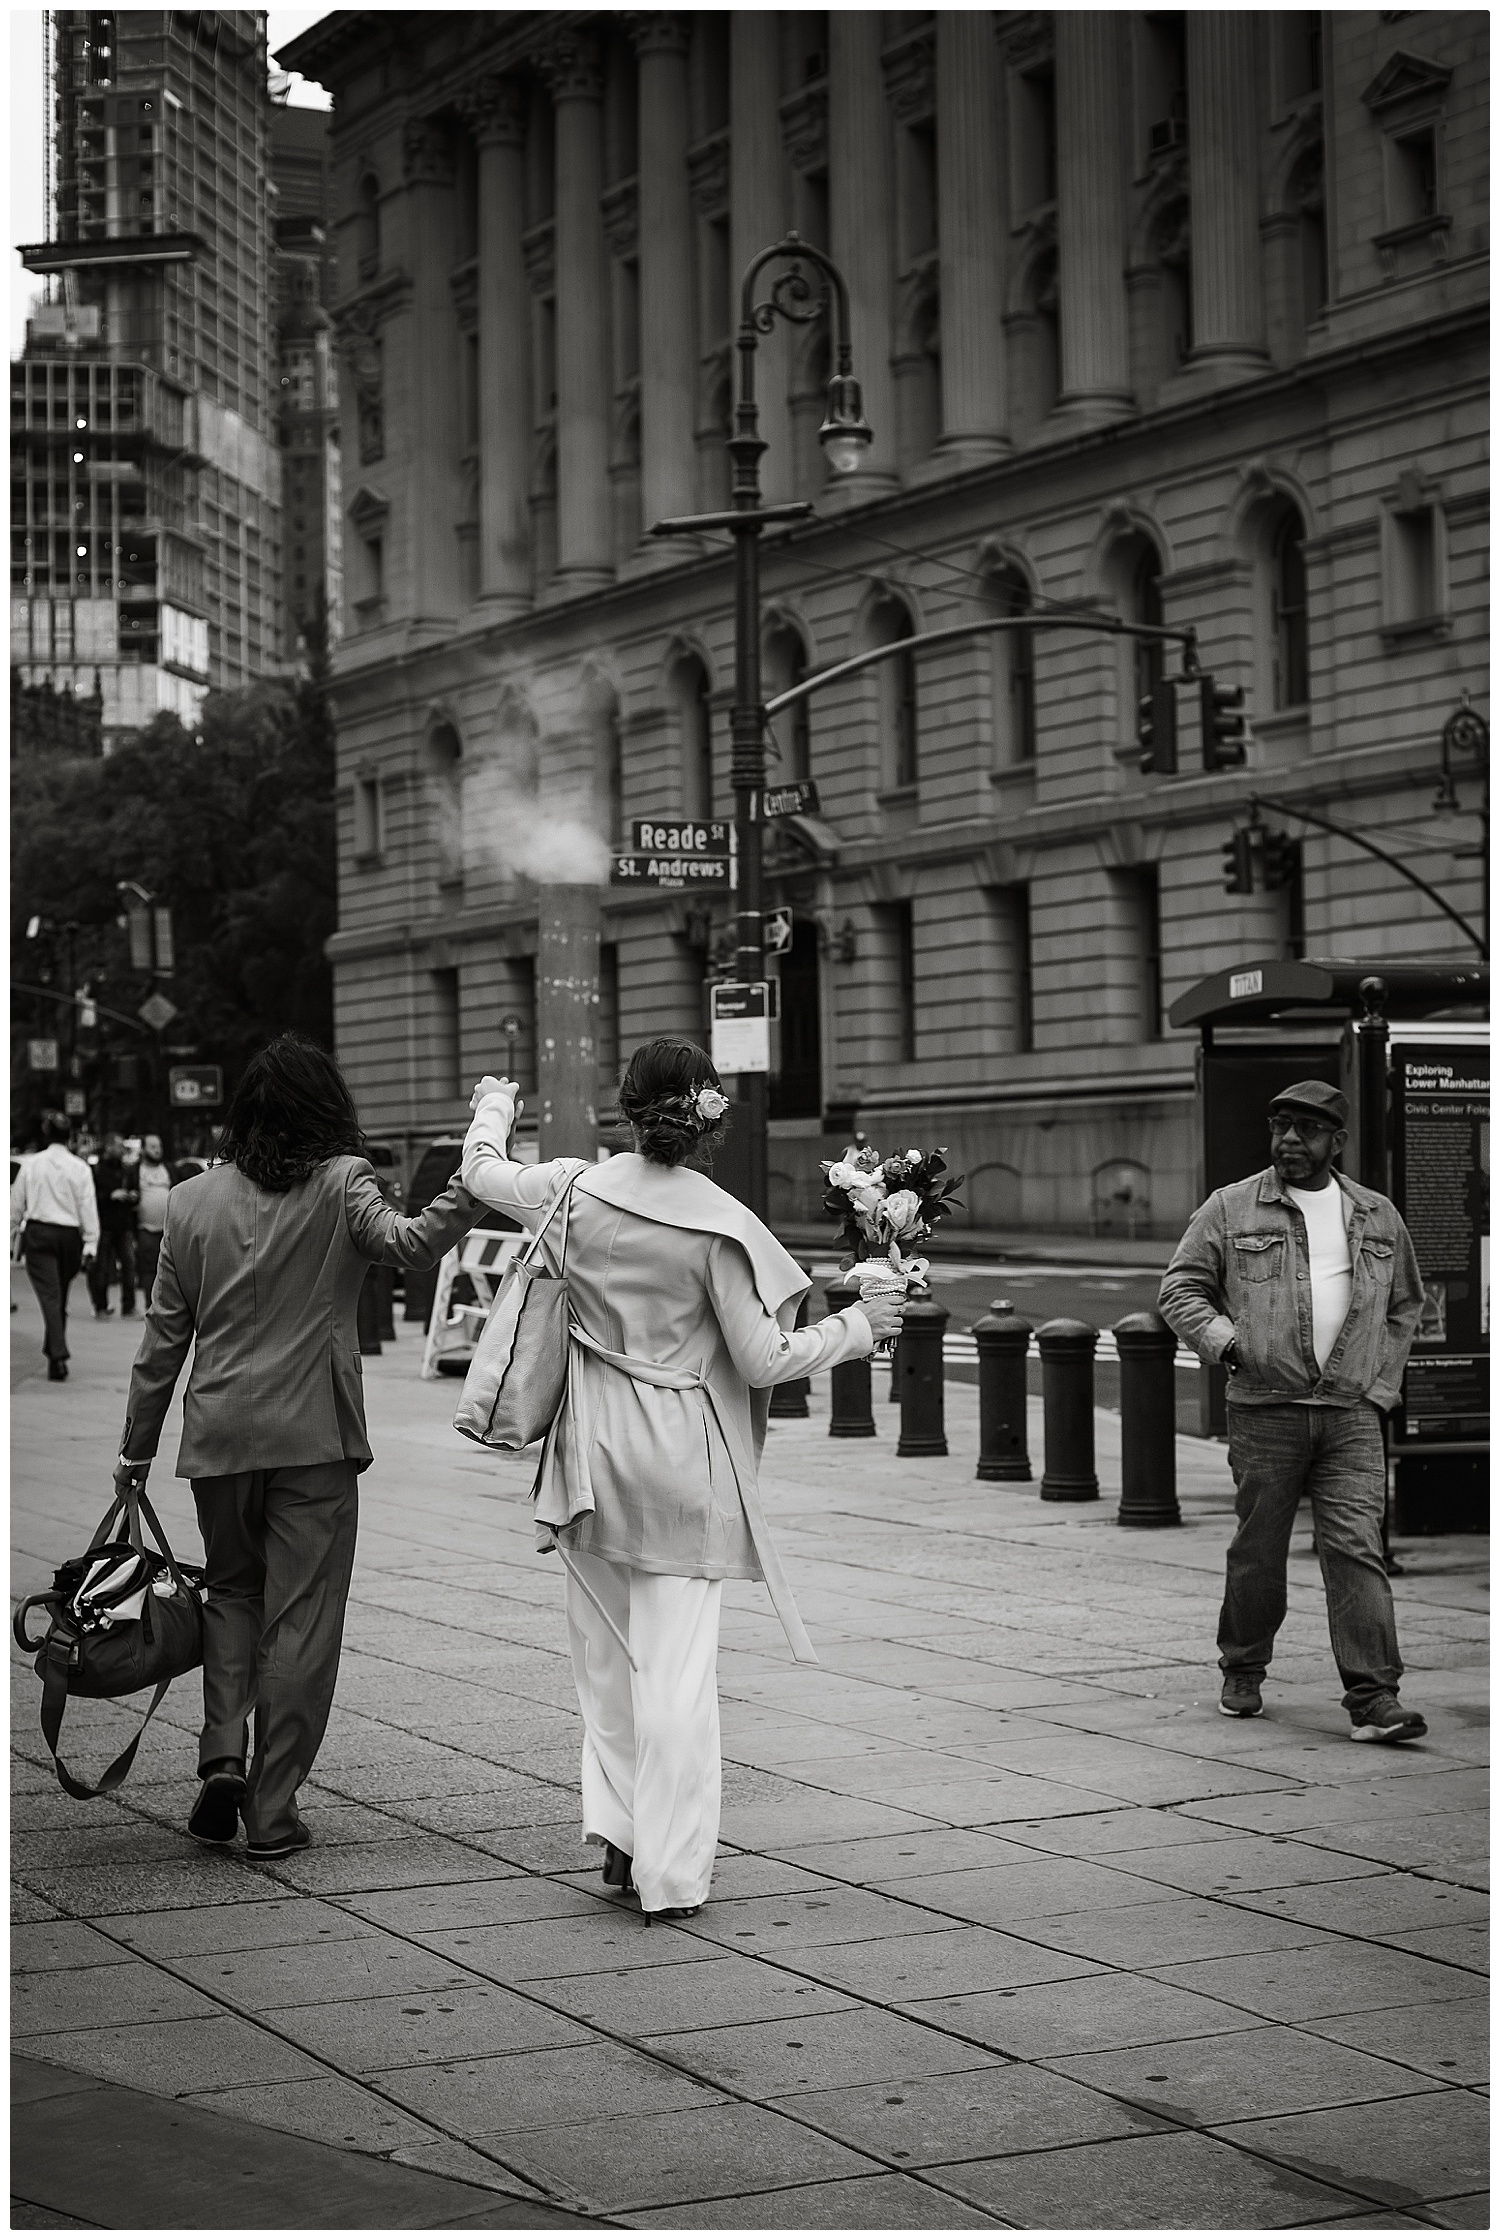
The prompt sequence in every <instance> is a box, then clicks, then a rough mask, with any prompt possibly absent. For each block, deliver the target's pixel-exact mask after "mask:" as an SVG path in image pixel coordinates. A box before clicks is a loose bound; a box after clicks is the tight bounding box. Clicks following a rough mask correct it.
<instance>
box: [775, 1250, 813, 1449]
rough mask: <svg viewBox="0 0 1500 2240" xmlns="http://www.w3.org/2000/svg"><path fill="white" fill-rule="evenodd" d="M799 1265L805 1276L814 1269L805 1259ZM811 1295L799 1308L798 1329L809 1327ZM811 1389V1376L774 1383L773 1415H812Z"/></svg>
mask: <svg viewBox="0 0 1500 2240" xmlns="http://www.w3.org/2000/svg"><path fill="white" fill-rule="evenodd" d="M797 1265H798V1267H799V1268H800V1269H801V1270H802V1273H803V1274H804V1275H805V1276H810V1275H811V1274H812V1270H811V1268H810V1267H809V1266H808V1265H807V1262H806V1261H805V1260H799V1261H798V1262H797ZM811 1297H812V1293H811V1292H810V1291H809V1292H808V1293H807V1294H806V1296H805V1297H804V1299H803V1301H802V1304H801V1306H800V1307H799V1308H798V1309H797V1320H796V1324H795V1327H796V1328H797V1329H798V1330H805V1329H806V1328H807V1301H808V1299H810V1298H811ZM811 1391H812V1379H811V1378H810V1377H792V1378H791V1379H790V1380H789V1381H788V1382H787V1383H786V1384H773V1385H772V1387H771V1414H772V1415H773V1416H806V1415H811V1413H812V1410H811V1408H810V1407H809V1406H808V1404H807V1399H808V1394H809V1393H810V1392H811Z"/></svg>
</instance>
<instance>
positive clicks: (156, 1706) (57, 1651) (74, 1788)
mask: <svg viewBox="0 0 1500 2240" xmlns="http://www.w3.org/2000/svg"><path fill="white" fill-rule="evenodd" d="M72 1651H73V1644H72V1641H71V1639H70V1638H69V1636H68V1635H67V1634H64V1633H57V1634H54V1635H53V1637H52V1639H51V1640H50V1641H49V1642H48V1643H47V1665H46V1670H45V1672H44V1673H43V1675H42V1739H43V1741H44V1742H45V1743H46V1745H47V1748H48V1749H49V1750H50V1751H51V1753H52V1763H53V1766H54V1768H55V1769H56V1773H57V1778H58V1780H59V1781H60V1782H61V1783H62V1785H63V1787H64V1788H65V1789H66V1790H67V1792H68V1795H69V1796H70V1797H77V1798H78V1800H79V1802H80V1803H87V1802H88V1800H89V1799H90V1798H91V1797H107V1796H108V1795H109V1794H110V1792H111V1791H112V1790H115V1789H118V1788H119V1786H120V1783H121V1782H122V1781H123V1780H124V1779H125V1776H126V1774H127V1773H129V1771H130V1769H131V1767H132V1766H133V1765H134V1764H135V1754H136V1751H137V1750H138V1749H139V1748H140V1744H141V1736H142V1735H143V1734H144V1733H145V1731H146V1729H147V1728H148V1727H149V1726H150V1724H151V1722H152V1720H153V1719H154V1718H155V1717H156V1714H157V1712H158V1711H159V1710H160V1709H161V1704H162V1699H163V1697H164V1696H165V1695H166V1692H167V1690H168V1688H170V1687H171V1685H172V1681H171V1678H170V1676H169V1677H168V1678H167V1679H165V1680H162V1681H160V1682H158V1684H157V1689H156V1693H155V1695H154V1696H153V1697H152V1698H151V1708H150V1710H149V1711H148V1712H147V1713H146V1716H145V1718H144V1719H143V1720H142V1721H141V1723H140V1725H139V1726H138V1727H137V1728H136V1731H135V1733H134V1734H133V1735H132V1736H131V1738H130V1740H129V1742H127V1744H126V1745H125V1748H124V1749H123V1750H122V1751H121V1752H120V1755H119V1756H118V1758H116V1759H115V1761H114V1763H113V1765H109V1766H106V1767H105V1769H104V1771H103V1773H101V1774H100V1776H99V1779H98V1781H97V1782H96V1783H95V1784H94V1786H93V1787H92V1788H90V1786H89V1784H88V1783H87V1782H86V1781H80V1780H79V1779H78V1778H77V1776H76V1775H75V1774H71V1773H69V1771H68V1769H67V1767H66V1766H65V1765H64V1764H63V1762H62V1759H61V1758H60V1757H59V1756H58V1754H57V1745H58V1742H59V1740H60V1738H61V1735H62V1723H63V1713H64V1711H66V1709H67V1707H68V1664H69V1660H70V1658H71V1656H72Z"/></svg>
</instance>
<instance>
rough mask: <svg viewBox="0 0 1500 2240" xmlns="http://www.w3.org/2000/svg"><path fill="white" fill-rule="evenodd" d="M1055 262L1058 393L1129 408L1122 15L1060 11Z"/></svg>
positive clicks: (1077, 411) (1106, 410)
mask: <svg viewBox="0 0 1500 2240" xmlns="http://www.w3.org/2000/svg"><path fill="white" fill-rule="evenodd" d="M1055 22H1056V32H1057V258H1058V283H1059V287H1060V290H1061V299H1062V300H1061V306H1060V311H1061V316H1060V320H1059V326H1060V330H1061V334H1060V340H1061V350H1062V393H1061V396H1060V397H1059V399H1058V404H1057V410H1058V411H1059V412H1061V413H1066V414H1068V415H1070V416H1071V417H1073V418H1075V419H1081V420H1084V421H1098V420H1114V419H1118V418H1119V417H1120V416H1121V414H1122V413H1126V412H1129V411H1130V410H1131V408H1132V398H1131V392H1130V316H1129V310H1128V307H1127V304H1126V298H1125V168H1124V161H1123V156H1122V151H1121V146H1120V123H1121V119H1122V117H1123V116H1124V114H1125V103H1124V94H1123V87H1124V84H1125V78H1124V71H1125V49H1124V44H1123V33H1124V18H1123V17H1122V16H1117V15H1105V14H1103V13H1100V12H1096V11H1094V10H1087V11H1082V12H1078V11H1073V10H1069V9H1066V8H1059V9H1058V11H1057V15H1056V18H1055Z"/></svg>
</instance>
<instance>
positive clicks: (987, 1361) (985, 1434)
mask: <svg viewBox="0 0 1500 2240" xmlns="http://www.w3.org/2000/svg"><path fill="white" fill-rule="evenodd" d="M973 1338H974V1343H975V1345H976V1346H977V1347H978V1349H979V1467H978V1469H977V1470H976V1471H975V1473H974V1475H975V1477H976V1478H987V1479H995V1480H999V1481H1000V1482H1001V1483H1002V1484H1006V1483H1021V1482H1023V1481H1029V1480H1030V1477H1031V1457H1030V1455H1029V1454H1028V1453H1027V1451H1026V1354H1027V1350H1028V1348H1029V1347H1030V1344H1031V1324H1030V1323H1029V1322H1028V1321H1027V1320H1026V1317H1025V1316H1024V1315H1022V1314H1017V1313H1016V1312H1015V1310H1014V1308H1013V1307H1012V1305H1011V1303H1010V1301H1009V1299H996V1300H995V1301H994V1303H993V1305H992V1306H991V1308H990V1311H989V1313H988V1314H985V1315H981V1316H980V1318H979V1320H978V1321H977V1322H976V1323H975V1325H974V1329H973Z"/></svg>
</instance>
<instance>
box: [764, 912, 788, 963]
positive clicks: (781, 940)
mask: <svg viewBox="0 0 1500 2240" xmlns="http://www.w3.org/2000/svg"><path fill="white" fill-rule="evenodd" d="M765 939H766V955H767V956H768V957H779V956H781V955H783V954H784V953H785V951H786V950H788V949H790V947H791V945H792V913H791V911H790V910H768V911H767V912H766V916H765Z"/></svg>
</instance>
